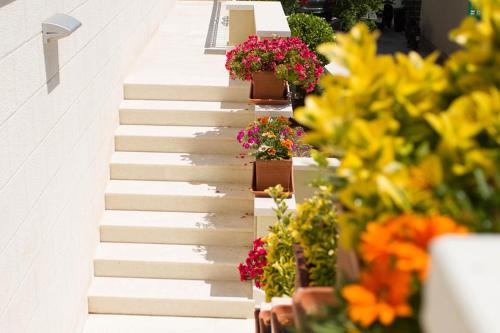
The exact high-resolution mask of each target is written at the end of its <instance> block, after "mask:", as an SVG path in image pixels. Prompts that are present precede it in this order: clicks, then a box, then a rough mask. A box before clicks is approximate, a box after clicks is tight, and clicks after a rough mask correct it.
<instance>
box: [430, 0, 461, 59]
mask: <svg viewBox="0 0 500 333" xmlns="http://www.w3.org/2000/svg"><path fill="white" fill-rule="evenodd" d="M467 10H468V1H467V0H439V1H436V0H422V16H421V27H422V37H423V38H424V39H425V40H426V41H428V42H430V43H431V44H432V46H434V47H436V48H437V49H439V50H440V51H442V52H444V53H445V54H450V53H451V52H453V51H454V50H456V48H457V47H456V45H455V44H453V43H452V42H450V40H449V38H448V35H449V33H450V31H451V30H452V29H453V28H455V27H457V26H458V25H459V24H460V22H461V21H462V19H463V18H464V17H465V16H466V15H467Z"/></svg>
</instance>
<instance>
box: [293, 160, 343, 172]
mask: <svg viewBox="0 0 500 333" xmlns="http://www.w3.org/2000/svg"><path fill="white" fill-rule="evenodd" d="M327 161H328V166H329V167H331V168H338V167H339V166H340V160H339V159H338V158H327ZM293 169H294V170H296V171H317V170H320V166H319V165H318V164H317V163H316V162H315V161H314V159H313V158H312V157H294V158H293Z"/></svg>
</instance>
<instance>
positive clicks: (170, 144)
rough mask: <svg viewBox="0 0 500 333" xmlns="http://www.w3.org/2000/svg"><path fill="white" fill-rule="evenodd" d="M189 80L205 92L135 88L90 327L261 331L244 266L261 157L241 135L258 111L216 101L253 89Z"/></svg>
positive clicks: (116, 163)
mask: <svg viewBox="0 0 500 333" xmlns="http://www.w3.org/2000/svg"><path fill="white" fill-rule="evenodd" d="M150 88H151V89H150ZM188 90H189V91H191V92H193V94H192V95H193V96H194V97H193V99H194V100H195V101H182V100H175V101H174V100H168V99H169V98H171V97H172V96H177V97H182V98H181V99H187V98H188V96H187V95H186V92H183V93H179V94H178V95H175V91H174V89H171V87H160V88H158V85H153V86H152V87H148V86H147V85H146V84H134V85H130V86H126V88H125V98H127V99H126V100H125V101H124V102H123V104H122V107H121V109H120V126H119V128H118V129H117V131H116V137H115V148H116V152H115V154H114V156H113V157H112V160H111V166H110V170H111V181H110V182H109V185H108V188H107V191H106V211H105V213H104V216H103V219H102V222H101V229H100V236H101V243H100V244H99V246H98V249H97V252H96V255H95V261H94V271H95V278H94V281H93V285H92V286H91V289H90V291H89V296H88V303H89V312H90V316H89V319H88V321H87V325H86V329H85V332H86V333H103V332H109V333H115V332H116V333H118V332H119V333H124V332H137V333H138V332H141V333H149V332H175V333H178V332H183V333H194V332H197V333H198V332H207V333H212V332H213V333H215V332H238V333H246V332H252V331H253V321H252V319H250V318H252V316H253V309H254V301H253V300H252V288H251V285H250V284H248V283H242V282H240V281H239V275H238V272H237V265H238V263H239V262H240V261H242V260H244V258H245V256H246V252H247V251H248V248H247V247H248V246H249V245H250V244H251V241H252V238H253V216H252V212H253V200H252V197H251V195H250V193H249V191H248V184H249V183H250V178H251V160H250V159H249V158H247V157H242V156H240V153H241V148H240V147H239V145H238V143H237V142H236V140H235V138H236V133H237V131H238V129H239V128H241V127H243V126H245V125H246V124H247V123H248V122H250V121H251V120H252V119H253V117H254V112H253V111H250V110H249V109H248V106H247V105H246V104H244V103H240V102H217V101H207V100H211V99H213V98H207V94H210V93H213V91H217V92H218V96H219V97H220V98H221V99H222V100H223V99H229V100H236V101H238V100H242V99H244V97H243V95H242V94H244V95H245V98H246V95H247V93H248V90H243V89H240V90H241V91H239V90H237V89H236V90H235V89H233V88H231V89H229V88H228V90H227V91H223V89H222V88H221V87H215V88H212V89H203V88H199V87H189V88H188ZM130 98H134V99H130ZM137 98H143V99H137ZM201 98H205V100H196V99H201Z"/></svg>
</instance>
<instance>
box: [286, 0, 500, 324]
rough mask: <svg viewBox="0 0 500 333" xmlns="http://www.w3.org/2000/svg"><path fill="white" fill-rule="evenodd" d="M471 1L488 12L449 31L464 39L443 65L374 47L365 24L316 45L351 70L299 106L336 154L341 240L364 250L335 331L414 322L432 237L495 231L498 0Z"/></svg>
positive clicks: (498, 225) (499, 153)
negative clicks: (381, 52)
mask: <svg viewBox="0 0 500 333" xmlns="http://www.w3.org/2000/svg"><path fill="white" fill-rule="evenodd" d="M474 4H475V5H478V7H479V9H480V10H481V18H480V20H479V21H477V20H476V19H475V18H467V19H466V20H465V21H464V22H463V23H462V25H461V26H460V28H459V29H457V30H455V31H454V32H453V33H452V37H453V38H454V40H455V41H457V42H458V43H459V44H460V45H462V46H463V48H462V49H461V50H460V51H458V52H456V53H454V54H452V55H451V56H450V57H449V58H448V60H447V61H446V62H445V64H444V66H441V65H439V64H437V63H436V58H437V54H433V55H431V56H429V57H427V58H422V57H420V56H419V55H418V54H416V53H410V54H409V55H403V54H397V55H395V56H390V55H384V56H378V55H377V52H376V38H377V34H376V33H371V32H370V31H369V29H368V27H367V26H366V25H363V24H359V25H356V26H355V27H354V28H353V29H352V30H351V32H350V33H349V34H339V35H337V43H335V44H329V45H324V46H321V47H320V51H322V52H324V54H325V55H326V56H327V57H328V58H329V59H330V60H331V61H334V62H336V63H337V64H339V65H340V66H343V67H345V69H346V70H347V71H348V72H349V75H347V76H328V77H325V78H324V79H323V82H322V86H323V87H324V88H325V91H324V93H323V94H322V95H321V96H309V97H308V100H307V103H306V106H305V108H303V109H300V110H298V111H297V112H296V117H297V119H298V120H299V121H300V122H302V123H303V124H304V125H306V126H308V127H309V128H310V129H311V131H310V132H308V134H307V136H306V140H307V141H308V142H310V143H311V144H313V145H315V146H316V147H317V148H318V149H319V150H321V151H322V153H323V154H324V155H323V157H324V156H327V155H329V154H331V153H333V152H340V154H341V164H340V166H339V167H338V168H337V170H336V175H337V176H338V177H339V178H341V179H343V181H342V182H338V184H337V188H336V191H337V193H338V198H339V201H340V203H341V204H342V206H343V213H342V214H341V215H340V216H339V224H340V226H341V229H342V234H341V240H342V243H343V245H344V247H348V248H350V249H352V250H353V251H356V253H357V254H358V256H359V258H360V260H361V277H360V279H359V281H353V282H352V283H351V284H349V285H347V286H344V288H341V289H340V294H339V298H340V299H341V300H342V301H343V303H342V305H341V307H340V309H337V311H336V313H337V314H338V316H336V317H333V318H332V321H331V322H329V323H328V325H329V328H330V331H332V332H345V331H346V330H342V328H343V327H348V329H347V331H349V332H371V333H374V332H376V333H379V332H412V331H416V332H419V327H418V322H419V320H420V318H419V301H420V299H421V289H422V282H423V281H425V278H426V275H427V270H428V267H429V260H430V258H429V255H428V244H429V242H430V241H431V240H432V239H434V238H436V237H438V236H440V235H443V234H447V233H464V232H466V230H470V231H473V232H474V231H479V232H485V231H486V232H500V169H499V168H498V165H500V75H499V74H498V73H500V61H499V58H498V55H499V54H500V43H499V42H498V41H499V40H500V20H499V17H500V1H498V0H476V1H474ZM319 160H320V161H321V160H322V159H321V158H319ZM352 325H354V326H352Z"/></svg>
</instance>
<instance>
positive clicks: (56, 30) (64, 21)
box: [42, 14, 82, 43]
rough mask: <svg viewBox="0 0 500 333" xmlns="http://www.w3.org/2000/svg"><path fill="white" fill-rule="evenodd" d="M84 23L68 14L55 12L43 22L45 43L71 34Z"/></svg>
mask: <svg viewBox="0 0 500 333" xmlns="http://www.w3.org/2000/svg"><path fill="white" fill-rule="evenodd" d="M81 25H82V23H81V22H80V21H78V20H77V19H76V18H74V17H72V16H69V15H66V14H55V15H53V16H51V17H50V18H48V19H47V20H46V21H45V22H43V23H42V34H43V41H44V43H48V42H49V41H51V40H57V39H61V38H64V37H66V36H69V35H71V34H72V33H73V32H75V30H76V29H78V28H80V26H81Z"/></svg>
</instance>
